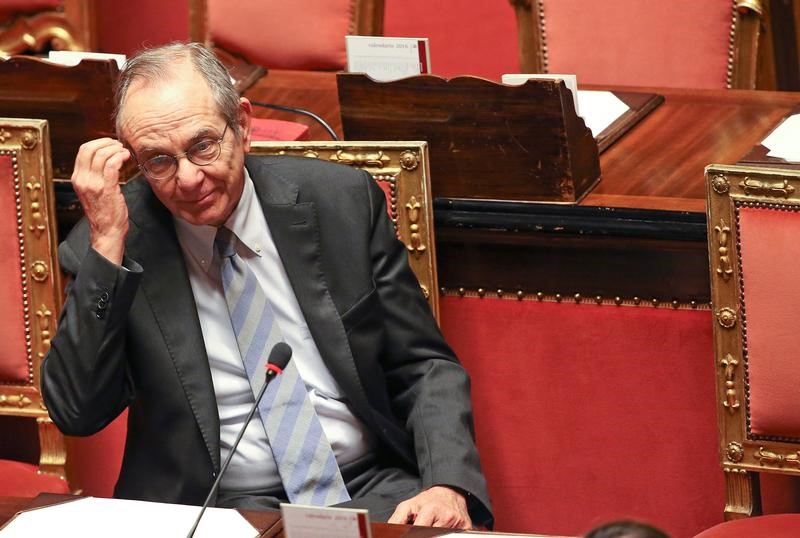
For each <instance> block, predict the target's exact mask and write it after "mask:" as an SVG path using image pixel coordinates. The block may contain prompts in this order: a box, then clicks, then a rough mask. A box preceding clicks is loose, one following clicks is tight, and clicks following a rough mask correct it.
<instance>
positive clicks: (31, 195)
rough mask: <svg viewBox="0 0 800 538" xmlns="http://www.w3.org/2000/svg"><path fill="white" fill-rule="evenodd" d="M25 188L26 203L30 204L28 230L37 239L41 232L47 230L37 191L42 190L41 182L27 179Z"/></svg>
mask: <svg viewBox="0 0 800 538" xmlns="http://www.w3.org/2000/svg"><path fill="white" fill-rule="evenodd" d="M25 189H27V191H28V203H29V205H30V212H31V219H30V222H29V223H28V230H30V231H31V232H33V233H34V235H35V236H36V239H39V238H40V237H41V236H42V234H43V233H44V232H46V231H47V221H46V220H45V212H44V210H43V208H42V203H41V201H40V200H39V193H40V191H41V190H42V184H41V183H40V182H39V181H28V182H27V183H25Z"/></svg>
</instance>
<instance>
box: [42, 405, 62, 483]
mask: <svg viewBox="0 0 800 538" xmlns="http://www.w3.org/2000/svg"><path fill="white" fill-rule="evenodd" d="M36 423H37V425H38V427H39V446H40V449H41V458H40V460H39V471H40V472H43V473H47V474H52V475H55V476H58V477H60V478H61V479H63V480H66V463H67V446H66V443H65V442H64V436H63V435H61V432H60V431H58V428H56V425H55V424H53V421H52V420H50V418H49V417H39V418H37V419H36Z"/></svg>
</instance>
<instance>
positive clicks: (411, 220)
mask: <svg viewBox="0 0 800 538" xmlns="http://www.w3.org/2000/svg"><path fill="white" fill-rule="evenodd" d="M421 210H422V203H420V201H419V200H417V197H416V196H412V197H411V199H410V200H409V201H408V202H407V203H406V215H407V216H406V222H407V223H408V237H409V242H408V244H407V245H406V249H407V250H408V251H409V252H410V253H411V254H412V255H413V256H415V257H417V258H419V257H420V256H421V255H422V254H423V253H424V252H425V250H426V249H427V248H428V247H427V246H426V245H425V240H424V239H423V238H422V235H420V233H419V219H420V211H421Z"/></svg>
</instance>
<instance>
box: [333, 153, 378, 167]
mask: <svg viewBox="0 0 800 538" xmlns="http://www.w3.org/2000/svg"><path fill="white" fill-rule="evenodd" d="M329 159H330V160H331V161H333V162H338V163H340V164H346V165H349V166H356V167H358V168H367V167H375V168H383V167H385V166H388V165H389V163H390V162H391V161H392V158H391V157H389V156H388V155H386V154H385V153H384V152H383V151H373V152H366V153H351V152H348V151H344V150H341V149H340V150H337V151H336V152H335V153H334V154H333V155H331V156H330V157H329Z"/></svg>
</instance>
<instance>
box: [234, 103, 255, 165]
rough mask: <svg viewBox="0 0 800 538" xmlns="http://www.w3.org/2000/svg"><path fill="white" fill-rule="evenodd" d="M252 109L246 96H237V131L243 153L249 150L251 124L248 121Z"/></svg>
mask: <svg viewBox="0 0 800 538" xmlns="http://www.w3.org/2000/svg"><path fill="white" fill-rule="evenodd" d="M252 111H253V107H252V105H250V101H249V100H248V99H247V98H246V97H240V98H239V117H238V120H239V131H240V132H241V136H242V146H243V148H244V151H245V153H247V152H248V151H250V135H251V131H252V129H253V125H252V123H251V122H250V117H251V113H252Z"/></svg>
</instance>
